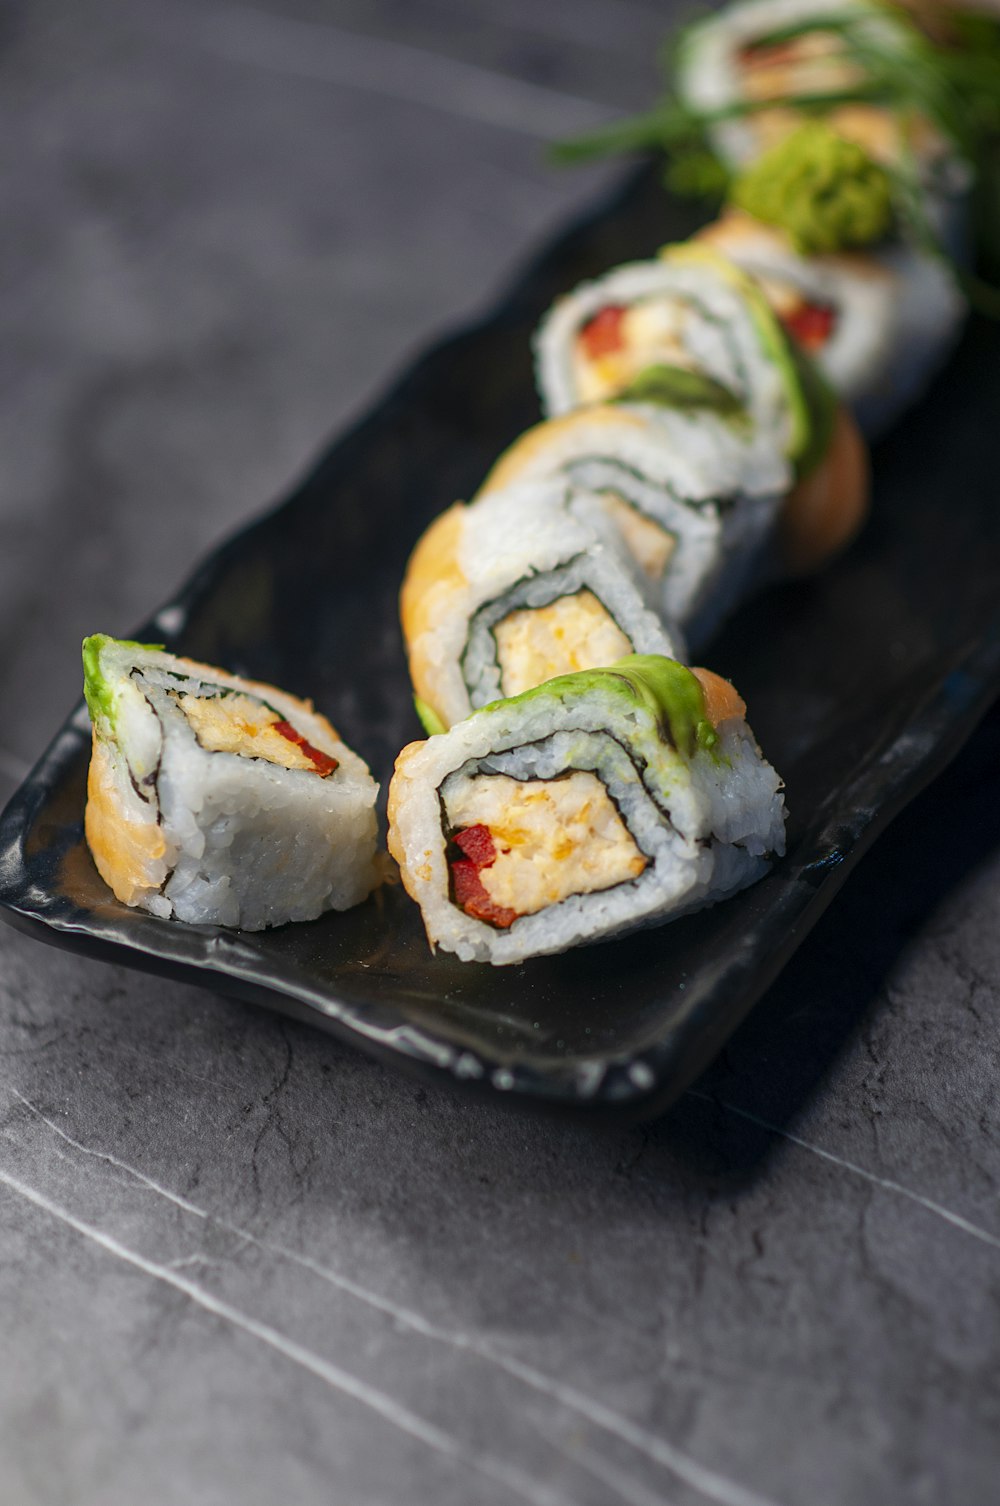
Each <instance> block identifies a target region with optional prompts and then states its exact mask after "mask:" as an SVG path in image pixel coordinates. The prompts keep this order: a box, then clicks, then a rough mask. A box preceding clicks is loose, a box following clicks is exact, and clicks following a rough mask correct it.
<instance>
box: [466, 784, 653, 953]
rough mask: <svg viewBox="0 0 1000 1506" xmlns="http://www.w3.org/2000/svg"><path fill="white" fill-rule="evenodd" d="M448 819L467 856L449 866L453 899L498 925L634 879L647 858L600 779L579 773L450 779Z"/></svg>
mask: <svg viewBox="0 0 1000 1506" xmlns="http://www.w3.org/2000/svg"><path fill="white" fill-rule="evenodd" d="M445 815H446V818H447V822H448V826H449V828H450V830H451V831H452V832H453V833H454V834H455V840H456V841H457V844H458V847H459V848H460V850H461V851H462V852H463V853H464V854H465V856H464V857H461V858H459V859H458V860H457V861H453V863H452V873H453V879H454V880H455V890H456V893H455V898H456V902H457V903H460V904H462V907H463V908H464V909H465V910H466V911H467V913H469V914H473V915H477V916H478V918H480V919H484V920H489V921H492V923H493V924H496V925H500V926H501V927H503V926H508V925H510V924H511V923H512V921H513V920H514V919H516V918H518V917H520V916H523V915H533V914H535V913H536V912H537V911H539V910H543V909H545V908H546V906H548V905H556V904H558V903H559V902H560V900H564V899H568V898H569V896H570V895H573V894H592V893H594V892H595V891H596V890H599V889H612V888H614V887H615V885H617V884H622V883H625V882H626V881H627V880H629V879H634V878H638V877H639V875H640V874H641V873H642V872H643V870H644V869H645V868H646V866H647V863H648V861H649V859H648V858H646V857H645V856H644V854H643V853H641V852H640V851H639V848H638V847H637V845H636V842H635V839H634V838H633V837H632V835H631V833H630V832H629V830H628V828H627V827H626V825H625V823H624V822H623V820H622V818H621V816H620V815H619V813H618V810H617V808H616V806H615V804H614V802H613V800H612V799H611V797H610V795H609V794H608V792H607V790H606V789H605V787H604V785H603V784H602V783H601V781H600V779H598V777H597V775H596V774H592V773H590V772H587V771H584V770H576V771H575V772H573V773H570V774H564V775H562V776H561V777H560V778H558V779H532V780H519V779H511V778H510V777H509V776H508V775H506V774H473V775H468V776H464V777H461V778H455V779H452V780H450V781H449V788H448V793H447V795H446V797H445ZM463 838H464V840H463ZM470 868H471V869H474V873H472V874H467V873H466V872H465V870H466V869H470ZM477 886H481V888H482V891H484V894H483V895H479V896H478V897H477V893H476V892H475V891H476V889H477Z"/></svg>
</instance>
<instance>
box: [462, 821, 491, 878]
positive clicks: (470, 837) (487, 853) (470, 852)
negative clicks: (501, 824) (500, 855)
mask: <svg viewBox="0 0 1000 1506" xmlns="http://www.w3.org/2000/svg"><path fill="white" fill-rule="evenodd" d="M455 846H456V847H460V848H461V849H462V851H463V852H464V853H465V856H466V857H467V858H468V859H469V861H470V862H471V863H472V864H473V866H474V867H475V868H477V869H479V868H489V867H490V865H491V864H492V863H495V862H496V858H497V849H496V843H495V842H494V841H493V833H492V832H491V831H490V829H489V827H488V826H467V827H466V828H465V829H464V831H457V832H456V833H455ZM460 861H461V860H460Z"/></svg>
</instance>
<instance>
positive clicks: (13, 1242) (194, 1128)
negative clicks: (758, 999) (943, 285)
mask: <svg viewBox="0 0 1000 1506" xmlns="http://www.w3.org/2000/svg"><path fill="white" fill-rule="evenodd" d="M677 9H678V7H677V6H674V8H673V11H674V14H676V13H677ZM670 15H671V7H669V6H664V5H663V4H660V3H655V0H542V3H539V0H502V3H494V4H492V5H489V4H487V3H486V0H420V3H417V0H327V3H325V4H324V3H321V0H259V3H258V4H256V5H254V6H251V5H249V4H246V5H244V4H243V3H241V0H233V3H225V0H131V3H130V4H128V5H122V4H120V3H116V0H83V3H76V4H74V3H72V0H32V3H30V4H29V3H28V0H9V3H8V5H7V6H6V7H5V8H4V10H3V12H2V15H0V122H2V132H0V154H2V157H3V160H4V175H3V181H4V185H5V212H4V235H3V236H2V238H0V268H2V277H0V325H2V337H0V373H2V389H0V468H2V478H3V479H2V487H0V530H2V532H0V539H2V544H0V587H2V589H0V612H2V620H3V624H4V639H3V648H4V652H3V660H2V667H0V676H2V687H3V692H4V695H3V699H4V704H5V705H6V706H7V707H8V716H7V719H6V722H5V725H4V729H3V731H2V733H0V797H3V798H5V797H6V795H8V794H9V793H10V791H11V790H12V789H13V788H14V786H15V784H16V783H17V781H18V780H19V778H20V777H21V776H22V774H23V773H24V772H25V771H26V769H27V767H28V766H29V764H30V763H31V762H32V761H33V760H34V758H35V757H36V756H37V755H38V753H39V752H40V751H41V749H42V747H43V746H44V745H45V743H46V742H47V740H48V738H49V737H50V735H51V734H52V732H53V731H54V730H55V728H56V726H57V725H58V723H59V722H60V721H61V720H62V717H63V715H64V714H65V712H66V710H67V708H68V707H69V706H70V705H71V704H72V703H73V701H74V700H75V699H76V697H77V694H78V687H79V660H78V644H79V640H80V638H81V637H82V635H83V634H84V633H85V632H88V631H91V630H94V629H96V628H101V629H105V630H108V631H111V632H125V631H127V630H129V629H130V628H131V627H133V626H134V624H135V623H136V622H138V621H140V620H142V619H143V618H145V617H147V616H148V615H149V613H150V610H151V609H152V608H154V607H155V606H156V605H157V604H158V603H159V602H161V601H162V600H164V599H166V598H167V597H168V596H169V595H170V594H171V593H172V591H173V589H174V587H175V586H176V585H177V584H178V582H179V581H180V580H181V579H182V578H183V577H184V576H185V575H187V573H188V572H189V570H190V568H191V565H192V563H193V562H194V561H195V560H196V559H197V558H198V557H199V556H201V555H203V554H204V553H205V552H206V551H207V550H208V549H210V548H211V547H212V545H213V544H214V543H215V542H216V541H217V540H219V539H220V538H222V537H223V536H225V535H226V533H227V532H229V531H230V530H232V529H233V528H234V527H235V526H237V525H239V524H240V523H241V522H243V521H244V520H246V519H247V518H248V517H250V516H251V515H253V514H254V513H255V512H258V511H259V510H261V509H262V508H263V507H265V506H266V505H267V504H268V503H269V502H270V501H271V500H272V498H273V497H274V496H275V495H276V494H278V493H279V492H281V491H282V490H283V489H284V488H286V487H287V485H288V484H289V482H290V481H291V480H292V479H293V478H294V477H295V476H296V475H297V474H298V473H299V472H300V471H301V470H302V469H303V468H304V466H305V465H306V463H307V462H308V461H309V459H310V458H311V456H312V455H313V454H314V453H315V452H316V451H317V450H318V449H319V448H320V446H321V445H322V444H323V443H324V442H325V441H326V440H327V438H328V437H329V436H330V434H331V433H332V432H333V431H334V430H336V429H337V428H338V427H339V426H341V425H343V424H344V423H345V422H346V421H347V420H348V419H349V418H350V417H351V416H352V415H354V414H357V413H359V412H360V411H361V410H363V409H364V407H365V405H366V404H367V403H368V402H370V400H371V399H372V397H373V395H375V394H376V393H377V392H378V390H379V389H380V387H381V386H382V385H383V384H384V383H385V382H386V381H387V380H388V379H389V378H390V377H391V376H392V375H393V374H394V373H395V372H396V371H397V369H398V368H399V366H400V364H401V363H402V362H403V361H404V359H405V358H407V357H408V356H409V355H410V354H411V353H412V352H414V351H415V350H416V349H417V348H418V347H419V346H420V344H421V342H423V341H425V340H426V339H427V338H428V337H430V336H432V335H434V334H437V333H439V332H440V331H441V329H442V327H444V326H447V325H449V324H453V323H454V322H455V321H457V320H460V319H462V318H463V317H466V316H468V315H469V314H471V313H473V312H474V311H476V310H478V309H481V308H482V307H483V306H484V305H485V304H487V303H488V302H489V300H490V299H491V298H492V297H493V296H494V295H495V294H496V292H497V291H498V289H499V287H500V286H501V285H502V284H503V283H504V282H505V281H506V280H507V279H508V278H509V277H510V275H511V274H512V272H513V271H514V269H515V268H516V267H517V265H518V263H519V262H520V261H522V260H523V259H524V257H525V256H526V255H527V254H528V253H529V252H530V251H531V250H532V249H533V248H536V247H537V246H538V245H539V244H540V243H541V242H542V241H543V240H544V239H545V238H546V237H547V236H548V235H550V234H551V232H552V231H553V229H554V228H555V227H556V226H557V225H558V224H559V223H560V221H561V220H563V219H564V218H565V216H566V215H567V214H568V213H569V212H571V211H572V210H573V209H574V208H576V207H579V206H582V205H583V204H584V203H586V201H587V200H588V199H589V198H590V197H592V195H593V194H594V193H595V191H596V190H597V189H599V188H600V187H601V186H602V185H603V184H606V183H608V182H609V181H610V180H611V178H612V177H613V176H614V172H615V170H614V169H610V168H602V169H599V170H597V169H595V170H588V171H586V172H581V173H577V174H571V175H567V174H559V173H556V172H554V171H553V170H551V169H550V168H548V167H547V166H546V164H545V160H544V153H543V147H544V143H545V141H546V140H549V139H552V138H554V137H558V136H559V135H562V134H566V133H571V132H573V131H574V130H577V129H579V128H581V127H584V126H586V125H588V124H592V123H595V122H597V121H599V120H601V119H603V118H605V117H606V116H607V115H608V114H609V113H612V112H614V111H615V110H619V109H622V108H632V107H635V106H636V105H637V104H638V103H639V102H641V101H644V100H646V99H648V98H649V96H650V93H651V90H652V86H653V80H654V76H655V62H654V50H655V45H656V42H657V39H658V37H659V36H660V34H661V31H662V30H663V28H664V26H665V24H666V23H667V22H668V21H669V19H670ZM442 500H443V501H447V500H450V499H442ZM998 759H1000V715H996V714H994V715H993V716H992V717H991V718H990V719H989V720H988V721H987V722H986V724H985V725H984V726H983V728H982V729H981V731H980V732H979V733H978V734H977V736H976V737H975V738H974V739H973V741H972V742H971V743H970V745H969V746H968V747H967V748H966V750H965V751H964V752H963V753H962V754H961V756H960V757H959V759H958V761H957V762H956V763H955V764H954V765H953V767H952V768H951V770H950V771H949V772H948V773H947V774H946V775H945V776H944V777H943V778H942V779H941V780H940V781H939V782H938V783H937V785H936V786H935V787H934V788H933V789H932V790H931V791H929V792H928V793H927V794H926V795H924V796H923V797H922V798H921V799H920V800H919V801H918V802H917V803H916V804H915V805H914V806H913V807H911V809H910V810H909V811H908V812H907V813H906V814H905V815H904V816H903V817H902V818H901V819H900V820H899V821H898V822H897V824H896V826H895V827H894V828H893V829H892V830H891V831H890V833H889V834H888V836H886V837H885V838H884V839H883V841H882V843H881V845H880V846H879V847H877V848H876V849H875V851H874V852H873V853H872V854H871V855H870V856H869V857H868V858H867V859H866V860H865V862H864V863H863V864H862V865H861V868H860V869H859V871H858V873H857V875H856V876H855V877H854V878H852V879H851V881H850V882H849V883H848V885H847V887H846V888H845V890H844V892H843V894H842V895H841V897H840V898H839V899H838V900H837V902H836V903H835V905H834V906H833V908H832V909H831V910H830V911H829V912H828V914H827V916H826V918H825V919H824V921H823V922H822V923H821V924H820V926H819V927H818V928H817V930H816V931H815V932H814V933H813V935H812V936H811V937H810V938H809V940H808V941H807V943H806V944H805V945H804V946H803V948H802V950H801V951H800V953H799V954H798V956H797V958H796V960H795V961H794V962H793V964H792V965H791V966H790V967H789V968H788V969H787V971H786V972H785V973H784V975H783V976H782V978H781V980H780V981H779V983H778V984H777V986H776V987H775V988H773V989H772V991H771V993H770V994H769V995H768V997H767V998H766V999H765V1000H764V1001H763V1003H762V1004H761V1005H760V1006H759V1008H758V1009H757V1010H756V1011H755V1012H754V1014H753V1015H752V1017H751V1018H750V1020H749V1021H748V1023H747V1024H746V1025H745V1026H744V1027H743V1029H742V1030H741V1031H740V1032H739V1033H738V1034H737V1035H736V1036H735V1037H734V1039H733V1040H732V1041H731V1043H730V1045H729V1047H728V1049H727V1050H726V1051H725V1053H724V1055H723V1057H722V1058H721V1059H720V1060H719V1061H718V1062H717V1063H716V1064H715V1066H714V1067H713V1068H712V1069H711V1071H710V1072H709V1073H708V1074H707V1075H706V1077H704V1078H703V1079H702V1080H701V1081H700V1082H699V1083H698V1084H697V1085H696V1086H695V1087H694V1088H693V1089H692V1090H691V1091H690V1092H689V1093H688V1094H687V1095H686V1096H685V1097H684V1098H683V1099H682V1101H681V1102H680V1103H679V1104H678V1106H677V1107H676V1108H675V1109H674V1110H673V1111H672V1112H671V1113H670V1114H669V1115H668V1116H667V1117H666V1118H664V1119H663V1120H661V1121H660V1122H658V1123H657V1124H655V1125H653V1126H647V1127H644V1128H636V1129H627V1130H626V1129H622V1128H620V1127H619V1128H611V1127H609V1126H608V1125H606V1124H603V1123H596V1122H593V1121H588V1120H585V1119H584V1120H580V1119H577V1120H559V1119H548V1118H540V1117H529V1116H527V1115H525V1114H523V1113H520V1112H518V1111H516V1110H514V1109H512V1108H511V1107H509V1106H507V1105H504V1104H500V1103H493V1102H484V1101H481V1100H473V1099H467V1098H465V1097H460V1096H455V1095H454V1094H453V1093H452V1092H451V1091H449V1090H446V1089H444V1088H442V1089H440V1090H434V1089H431V1088H427V1087H419V1086H416V1085H415V1084H414V1083H413V1082H412V1081H409V1080H408V1079H406V1078H404V1077H399V1076H396V1075H394V1074H393V1073H391V1072H390V1071H388V1070H385V1069H384V1068H382V1067H380V1066H377V1065H375V1064H374V1063H372V1062H370V1061H369V1060H367V1059H366V1058H364V1057H361V1056H359V1055H356V1054H353V1053H351V1052H350V1051H348V1050H346V1049H344V1048H342V1047H340V1046H339V1045H338V1044H337V1043H336V1042H334V1041H332V1040H331V1039H329V1038H328V1037H326V1036H324V1035H320V1034H319V1033H317V1032H314V1031H311V1030H309V1029H306V1028H304V1027H297V1026H295V1025H292V1024H290V1023H288V1022H285V1021H283V1020H281V1019H279V1018H277V1017H275V1016H272V1015H270V1014H267V1013H265V1012H262V1011H256V1010H253V1009H250V1008H248V1007H244V1006H242V1005H239V1004H236V1003H233V1002H231V1001H227V1000H225V999H223V998H221V997H217V996H214V995H212V994H210V993H207V992H202V991H199V990H195V989H190V988H185V987H181V986H178V985H176V984H173V983H168V982H164V981H159V980H156V979H153V978H150V977H145V976H142V975H140V974H138V973H133V972H130V971H127V970H125V969H122V968H118V967H111V966H104V965H101V964H98V963H95V962H89V961H83V960H81V959H80V958H77V957H74V956H72V955H69V954H63V953H60V952H57V951H54V950H50V949H48V948H45V947H43V946H40V945H39V944H37V943H36V942H33V941H31V940H29V939H27V938H25V937H22V936H20V935H19V934H17V933H15V932H13V931H11V930H9V929H8V928H6V927H3V928H0V1063H2V1071H0V1502H2V1503H3V1506H64V1503H73V1506H135V1503H136V1502H139V1501H141V1502H142V1503H143V1506H174V1503H177V1506H181V1503H183V1506H215V1503H220V1506H222V1503H227V1506H228V1503H233V1502H240V1503H241V1506H271V1503H276V1502H294V1503H296V1506H314V1503H315V1506H320V1503H323V1506H329V1503H335V1506H367V1503H373V1506H374V1503H380V1506H382V1503H384V1506H403V1503H405V1506H424V1503H427V1506H430V1503H433V1506H470V1503H474V1506H480V1503H481V1506H494V1503H495V1506H509V1503H518V1502H525V1503H531V1506H605V1503H618V1502H624V1503H634V1506H656V1503H665V1506H666V1503H669V1506H704V1503H706V1502H716V1503H721V1506H765V1503H766V1506H834V1503H836V1506H897V1503H898V1506H914V1503H928V1506H942V1503H948V1506H973V1503H975V1506H979V1503H982V1506H989V1503H993V1502H995V1501H996V1500H997V1499H998V1497H1000V1381H998V1376H1000V1323H998V1308H1000V1206H998V1196H997V1194H998V1186H1000V1112H998V1095H997V1082H998V1052H1000V1024H998V1014H997V1008H996V1000H997V989H998V985H1000V927H998V924H997V916H998V911H1000V811H998V803H997V801H996V798H995V791H996V770H997V766H998ZM932 859H933V863H932Z"/></svg>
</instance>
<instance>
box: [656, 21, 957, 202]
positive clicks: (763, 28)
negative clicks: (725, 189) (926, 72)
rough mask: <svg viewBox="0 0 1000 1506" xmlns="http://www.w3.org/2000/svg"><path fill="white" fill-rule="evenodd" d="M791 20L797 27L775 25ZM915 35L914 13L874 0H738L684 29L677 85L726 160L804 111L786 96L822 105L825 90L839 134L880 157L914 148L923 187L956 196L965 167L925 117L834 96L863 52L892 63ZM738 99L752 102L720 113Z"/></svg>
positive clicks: (732, 161)
mask: <svg viewBox="0 0 1000 1506" xmlns="http://www.w3.org/2000/svg"><path fill="white" fill-rule="evenodd" d="M824 22H825V23H827V24H826V26H824V24H823V23H824ZM845 27H847V28H851V30H852V34H853V35H854V36H856V37H857V40H858V43H859V47H858V49H857V50H854V49H853V48H852V47H851V46H849V45H846V44H845V32H844V28H845ZM788 29H792V30H794V31H795V32H796V34H795V35H791V36H788V35H781V33H783V32H785V31H787V30H788ZM922 41H923V39H922V38H921V35H920V32H919V30H918V28H917V27H916V26H915V25H914V24H913V23H912V22H911V21H909V20H907V19H906V18H904V17H903V16H902V15H900V14H899V13H896V14H893V12H892V10H891V9H890V8H889V7H888V6H885V5H882V4H873V3H871V0H742V3H738V4H735V5H727V6H726V7H725V8H724V9H722V10H721V11H719V12H718V13H716V14H714V15H711V16H708V17H706V19H705V20H703V21H700V22H698V23H696V24H695V25H693V26H691V27H689V28H688V29H687V30H686V32H685V33H684V35H683V37H682V39H681V42H680V45H679V49H678V54H677V90H678V94H679V96H680V98H681V100H682V102H683V103H684V104H685V105H686V106H687V107H688V108H689V109H690V110H692V111H693V112H694V113H695V114H696V115H698V116H702V117H703V116H709V117H714V123H713V124H712V125H711V127H710V131H709V134H710V140H711V144H712V147H713V148H714V150H715V151H716V152H717V153H718V155H719V156H720V157H721V159H722V161H723V162H724V163H725V165H726V166H727V167H728V168H729V169H730V170H737V169H740V168H743V167H746V166H747V165H748V164H749V163H751V162H753V161H754V159H755V158H757V157H759V156H760V155H761V154H762V153H763V152H765V151H767V150H769V149H770V148H771V147H773V146H775V145H777V144H779V143H780V142H781V141H783V140H784V139H785V138H786V137H787V136H788V135H790V134H791V132H792V131H794V130H796V129H797V128H798V127H799V126H800V125H801V124H802V122H803V119H805V118H806V117H805V115H804V113H803V111H802V110H801V109H797V108H794V107H792V106H790V105H789V104H788V103H787V101H788V100H789V99H790V98H794V97H795V96H800V97H801V96H813V97H814V98H816V99H817V101H818V103H819V104H820V105H821V104H822V101H823V100H824V98H826V99H829V103H828V104H827V105H826V108H825V109H824V111H823V118H824V119H825V120H826V121H827V122H828V123H829V124H830V125H831V126H832V127H833V129H834V130H836V131H837V132H838V134H839V135H841V136H843V137H844V138H845V139H847V140H850V141H855V142H857V144H858V145H859V146H861V147H863V148H864V149H865V151H866V152H868V153H870V154H871V156H872V157H873V158H874V159H875V160H876V161H878V162H882V163H884V164H886V165H887V166H893V165H900V164H906V165H909V164H910V162H911V160H912V159H913V158H915V159H916V163H917V166H918V169H919V176H920V179H921V183H922V186H923V188H924V190H925V191H926V192H927V193H928V194H930V195H932V196H934V197H936V198H938V199H940V200H941V201H942V202H947V201H950V200H954V201H956V202H959V201H960V200H961V198H962V196H963V195H964V193H965V191H966V190H967V188H968V185H969V176H970V175H969V170H968V167H967V165H966V164H965V163H964V162H963V161H962V160H961V159H960V157H959V155H958V153H957V151H956V149H955V147H954V145H953V144H952V143H951V142H950V141H948V140H947V139H946V138H945V137H944V136H943V135H942V134H941V133H940V132H939V131H938V130H937V129H936V128H935V127H934V125H933V124H932V123H931V122H930V121H929V120H927V119H926V118H925V117H923V116H920V115H918V114H917V113H916V112H915V111H913V110H908V111H907V112H906V115H905V117H904V115H903V114H901V113H900V112H897V111H894V110H892V109H890V108H887V107H886V106H884V105H882V104H879V103H878V102H876V101H872V100H865V99H851V100H844V101H842V102H840V101H838V99H837V96H838V95H842V94H843V93H845V92H846V93H850V92H851V91H856V90H857V89H858V88H859V86H863V85H864V84H865V83H866V81H867V78H868V69H867V68H866V66H865V64H864V62H863V61H862V58H863V57H868V58H870V59H877V58H878V57H879V56H880V55H886V56H889V57H891V58H892V59H893V64H894V67H895V68H896V69H898V68H899V65H900V63H901V62H903V61H904V60H905V59H906V57H907V56H908V55H909V54H911V53H915V52H916V51H917V50H920V49H921V44H922ZM922 61H923V59H922V58H918V59H917V62H918V65H919V64H920V63H922ZM770 101H774V104H773V105H769V102H770ZM742 103H747V104H749V105H750V107H751V108H750V110H749V112H748V113H744V114H735V115H732V114H730V115H727V113H726V112H727V111H729V110H731V109H732V107H733V106H734V105H739V104H742ZM720 117H721V118H720Z"/></svg>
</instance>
